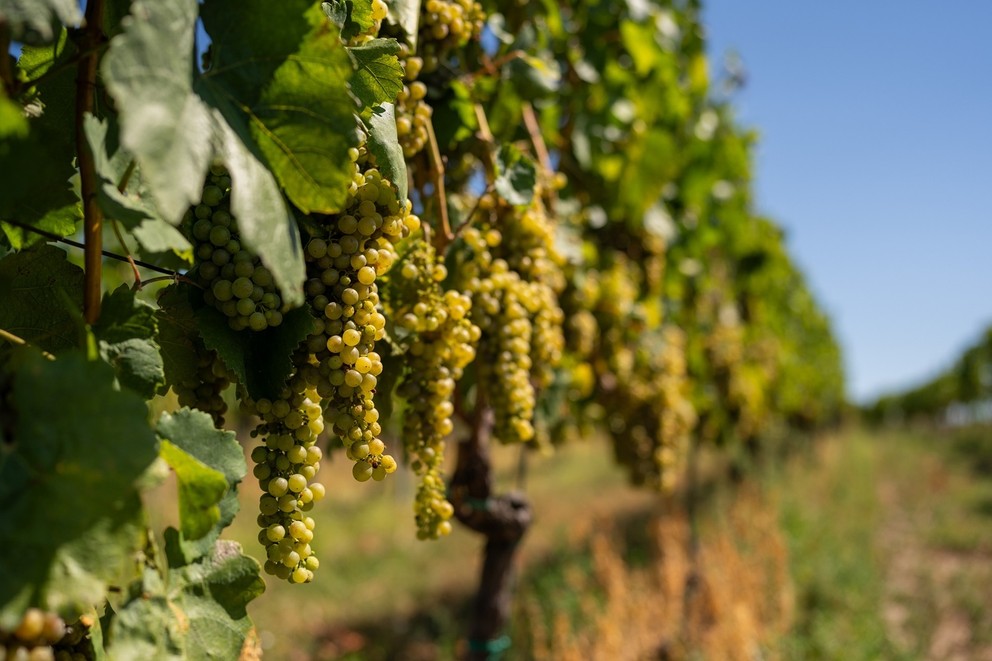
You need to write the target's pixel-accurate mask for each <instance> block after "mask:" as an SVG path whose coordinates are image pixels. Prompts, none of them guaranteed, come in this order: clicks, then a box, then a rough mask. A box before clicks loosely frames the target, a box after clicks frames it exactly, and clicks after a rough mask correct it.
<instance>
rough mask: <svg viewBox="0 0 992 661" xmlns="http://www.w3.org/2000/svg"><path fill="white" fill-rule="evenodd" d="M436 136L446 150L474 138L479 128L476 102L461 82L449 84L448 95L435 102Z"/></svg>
mask: <svg viewBox="0 0 992 661" xmlns="http://www.w3.org/2000/svg"><path fill="white" fill-rule="evenodd" d="M432 121H433V123H434V134H435V135H436V136H437V144H438V146H439V147H440V148H441V149H442V150H444V149H446V148H448V147H450V146H453V145H455V144H456V143H459V142H461V141H463V140H465V139H467V138H469V137H471V136H472V134H473V133H475V132H476V131H477V130H478V128H479V120H478V117H477V116H476V114H475V101H474V100H473V99H472V93H471V91H470V90H469V88H468V86H467V85H466V84H465V83H463V82H461V81H459V80H452V81H451V82H450V83H448V89H447V93H446V94H445V95H444V96H443V97H442V98H441V99H439V100H437V101H436V102H434V115H433V117H432Z"/></svg>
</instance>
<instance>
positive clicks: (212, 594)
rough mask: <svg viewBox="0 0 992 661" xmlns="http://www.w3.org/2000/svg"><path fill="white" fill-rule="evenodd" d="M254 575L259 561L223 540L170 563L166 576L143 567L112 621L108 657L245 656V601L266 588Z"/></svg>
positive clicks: (195, 660)
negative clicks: (198, 555) (199, 555)
mask: <svg viewBox="0 0 992 661" xmlns="http://www.w3.org/2000/svg"><path fill="white" fill-rule="evenodd" d="M258 574H259V566H258V563H257V562H255V561H254V560H253V559H251V558H249V557H248V556H246V555H243V554H242V551H241V546H240V545H239V544H237V543H236V542H231V541H226V540H222V541H218V542H217V543H216V544H215V545H214V546H213V548H212V550H211V553H210V555H209V556H207V557H205V558H203V559H202V560H200V561H198V562H195V563H193V564H189V565H185V566H180V567H170V568H169V569H168V572H167V577H166V579H165V580H163V579H162V577H161V576H160V575H159V574H158V573H157V572H155V571H154V570H152V569H147V570H146V571H145V574H144V578H143V580H142V581H141V582H140V583H138V584H136V585H135V586H133V588H132V590H131V593H130V595H129V596H130V598H129V599H128V601H127V602H125V603H124V604H123V605H122V606H121V608H120V609H118V611H117V613H116V615H115V616H114V618H113V619H112V621H111V624H110V631H109V632H108V636H107V638H108V640H109V645H108V651H109V652H110V656H111V658H116V659H176V660H179V659H183V660H189V661H201V660H203V661H207V660H212V659H239V658H248V657H247V656H242V654H243V652H245V653H247V650H246V648H247V647H249V646H252V645H253V644H254V643H253V640H252V636H251V635H250V632H251V629H252V625H251V620H250V619H249V618H248V614H247V611H246V610H245V606H246V605H247V604H248V603H249V602H250V601H251V600H252V599H254V598H255V597H257V596H259V595H260V594H262V592H264V591H265V584H264V583H263V582H262V579H261V578H260V577H259V575H258Z"/></svg>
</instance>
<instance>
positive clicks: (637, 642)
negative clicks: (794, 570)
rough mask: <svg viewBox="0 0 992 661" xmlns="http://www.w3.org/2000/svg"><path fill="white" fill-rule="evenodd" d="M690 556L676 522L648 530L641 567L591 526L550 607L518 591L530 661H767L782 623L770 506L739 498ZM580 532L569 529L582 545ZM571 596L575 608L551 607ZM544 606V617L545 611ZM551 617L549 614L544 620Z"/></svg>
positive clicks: (782, 558)
mask: <svg viewBox="0 0 992 661" xmlns="http://www.w3.org/2000/svg"><path fill="white" fill-rule="evenodd" d="M715 523H717V525H713V526H710V527H708V528H707V530H706V531H704V533H703V536H702V539H701V540H700V545H699V549H698V553H697V554H695V560H694V558H693V556H694V554H693V553H692V552H691V550H690V530H689V525H688V522H687V521H686V519H685V517H684V516H682V515H679V514H675V513H672V512H667V513H665V514H663V515H661V516H658V517H656V518H654V519H652V520H651V521H650V522H649V523H648V529H649V531H650V534H649V539H648V548H647V554H648V557H647V560H646V561H645V562H637V561H636V558H635V559H634V561H632V560H631V558H630V557H629V551H630V549H627V548H624V547H623V546H622V544H621V543H620V542H619V541H618V539H620V538H621V537H622V535H618V534H617V531H616V529H615V528H614V527H613V526H610V525H608V524H607V523H606V522H605V521H598V522H596V523H595V524H594V525H592V526H591V532H590V533H589V535H588V541H587V544H586V549H587V551H588V566H587V569H588V571H582V568H583V563H582V562H577V563H575V564H571V565H569V566H568V567H567V568H566V569H565V570H564V571H563V572H562V578H563V584H562V585H561V594H560V595H559V598H558V599H551V600H548V599H547V597H548V595H546V594H544V595H540V594H531V593H530V592H531V591H529V590H527V589H526V588H524V589H522V591H521V592H522V594H521V602H522V604H523V605H522V606H521V609H520V610H521V612H520V614H519V616H518V618H517V628H518V629H522V630H523V632H524V634H525V636H526V637H528V638H529V640H530V644H531V649H530V652H529V654H527V655H526V656H529V657H531V658H534V659H555V660H560V661H598V660H603V661H613V660H619V661H622V660H628V659H629V660H638V659H684V658H706V659H726V660H728V661H733V660H735V659H742V660H745V659H748V660H749V659H756V658H769V653H770V651H771V650H772V649H773V648H774V644H775V641H777V640H778V638H779V637H780V636H781V635H783V634H784V632H785V631H786V630H787V629H788V627H789V624H790V622H791V615H792V598H791V594H792V590H791V584H790V582H789V577H788V558H787V551H786V544H785V540H784V539H783V538H782V534H781V532H780V528H779V524H778V514H777V511H776V509H775V507H774V505H773V504H772V503H770V502H769V501H768V500H767V499H766V498H764V497H762V496H761V495H760V494H758V493H757V492H756V491H748V492H743V493H741V494H740V495H739V497H738V498H737V500H736V502H735V503H734V504H733V505H732V506H731V507H730V509H729V511H728V512H727V513H726V514H725V515H724V516H720V517H718V520H717V521H716V522H715ZM585 532H586V531H584V530H581V529H580V530H577V531H576V533H575V537H576V538H579V539H581V538H582V537H583V536H584V533H585ZM568 595H578V596H579V597H578V599H577V603H576V606H577V608H576V609H573V610H572V611H571V612H570V611H569V609H562V608H560V606H561V604H562V602H563V601H566V602H567V600H568V598H567V596H568ZM549 604H551V605H552V609H549V608H548V605H549ZM552 611H553V612H552Z"/></svg>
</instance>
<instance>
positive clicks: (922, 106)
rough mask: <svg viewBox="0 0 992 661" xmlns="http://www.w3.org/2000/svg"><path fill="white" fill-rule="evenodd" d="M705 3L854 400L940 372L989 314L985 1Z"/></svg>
mask: <svg viewBox="0 0 992 661" xmlns="http://www.w3.org/2000/svg"><path fill="white" fill-rule="evenodd" d="M703 3H704V24H705V26H706V28H707V35H708V38H709V44H710V53H711V56H712V58H713V61H714V65H719V63H720V61H721V60H722V54H724V53H725V52H727V50H728V49H732V50H734V51H736V52H737V53H738V54H739V55H740V56H741V57H742V59H743V61H744V65H745V68H746V70H747V74H748V82H747V85H746V87H745V88H744V89H743V90H742V91H740V92H738V94H737V96H736V98H735V106H737V108H738V117H739V120H740V121H741V122H742V123H743V124H745V125H747V126H751V127H753V128H756V129H757V130H758V131H759V133H760V135H761V140H760V145H759V148H758V153H757V163H756V168H755V178H756V182H755V184H756V191H757V205H758V209H759V210H760V211H761V212H763V213H766V214H768V215H769V216H771V217H772V218H774V219H775V220H776V221H777V222H778V223H779V224H781V225H782V226H783V227H785V229H786V232H787V235H788V243H789V247H790V248H791V251H792V254H793V255H794V256H795V258H796V260H797V261H798V263H799V264H800V266H801V267H802V268H803V270H804V271H805V273H806V275H807V277H808V279H809V281H810V283H811V285H812V288H813V290H814V292H815V293H816V294H817V296H818V298H819V300H820V301H821V303H822V304H823V305H824V306H825V307H826V309H827V310H828V312H829V313H830V314H831V316H832V318H833V320H834V326H835V329H836V331H837V333H838V335H839V338H840V340H841V342H842V344H843V346H844V350H845V360H846V365H847V370H848V391H849V394H850V395H851V396H852V397H854V398H855V399H859V400H863V399H865V398H867V397H871V396H874V395H877V394H880V393H881V392H882V391H886V390H891V389H893V388H901V387H905V386H908V385H912V384H913V383H915V382H918V381H921V380H923V379H925V378H927V377H929V376H931V375H932V374H934V373H935V372H937V371H938V370H940V369H942V368H943V367H945V366H946V365H948V364H949V363H950V362H951V361H952V360H953V359H954V357H955V356H956V355H957V354H958V353H959V352H960V350H961V349H962V348H963V347H964V346H966V345H967V344H968V343H969V342H970V341H972V340H973V339H974V338H975V337H976V336H977V334H978V333H979V331H980V330H981V328H983V327H984V326H985V325H987V324H989V323H990V322H992V1H990V0H960V1H955V2H937V0H931V1H930V2H922V1H915V0H907V1H902V2H896V1H895V0H888V1H881V2H856V1H854V0H842V1H839V2H797V1H796V0H760V1H759V0H755V1H746V0H703ZM716 68H717V66H714V67H713V69H714V70H715V69H716Z"/></svg>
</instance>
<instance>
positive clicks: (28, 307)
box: [0, 244, 83, 353]
mask: <svg viewBox="0 0 992 661" xmlns="http://www.w3.org/2000/svg"><path fill="white" fill-rule="evenodd" d="M0 301H3V304H2V305H0V328H3V329H4V330H6V331H10V332H11V333H13V334H14V335H17V336H19V337H21V338H23V339H25V340H27V341H28V342H29V343H31V344H33V345H35V346H37V347H40V348H42V349H45V350H46V351H51V352H53V353H58V352H60V351H62V350H63V349H67V348H69V347H75V346H79V344H80V338H81V334H82V321H81V319H80V314H79V311H80V310H82V307H83V305H82V303H83V270H82V269H80V268H79V267H78V266H76V265H75V264H70V263H69V261H68V260H67V259H66V254H65V252H64V251H62V250H60V249H58V248H56V247H55V246H51V245H48V244H44V245H41V246H38V247H35V248H32V249H30V250H25V251H22V252H19V253H15V254H13V255H9V256H8V257H6V258H4V259H3V260H0Z"/></svg>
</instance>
